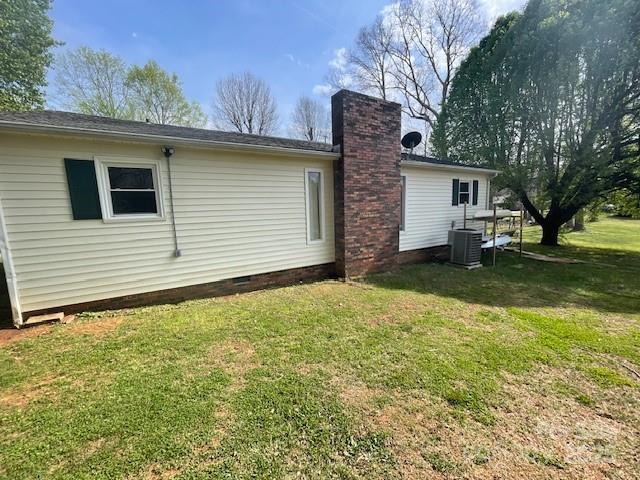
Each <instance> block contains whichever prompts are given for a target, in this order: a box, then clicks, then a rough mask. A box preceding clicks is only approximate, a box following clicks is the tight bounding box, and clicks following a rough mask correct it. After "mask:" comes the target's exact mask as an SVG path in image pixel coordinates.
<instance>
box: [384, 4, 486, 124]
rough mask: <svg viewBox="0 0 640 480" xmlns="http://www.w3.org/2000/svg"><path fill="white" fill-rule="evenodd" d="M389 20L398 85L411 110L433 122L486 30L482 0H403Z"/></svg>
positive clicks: (394, 69) (409, 111)
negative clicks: (462, 64) (461, 66)
mask: <svg viewBox="0 0 640 480" xmlns="http://www.w3.org/2000/svg"><path fill="white" fill-rule="evenodd" d="M389 20H390V22H391V25H392V27H391V28H392V29H393V32H394V40H393V42H392V44H391V47H390V55H391V59H392V61H393V68H392V69H391V72H392V75H393V79H394V82H395V87H396V89H397V90H398V91H399V92H400V93H401V95H402V97H403V98H404V105H405V110H406V112H407V113H408V114H409V115H410V116H411V117H413V118H417V119H421V120H424V121H425V122H427V124H428V125H429V126H430V127H431V128H433V126H434V124H435V121H436V120H437V118H438V115H439V113H440V109H441V108H442V105H443V104H444V102H445V100H446V99H447V95H448V94H449V87H450V86H451V81H452V79H453V75H454V73H455V69H456V68H457V66H458V65H459V64H460V62H461V61H462V60H463V59H464V57H465V56H466V54H467V53H468V51H469V49H470V47H471V46H472V45H474V44H475V43H476V42H477V41H478V39H479V38H480V35H481V34H482V33H483V31H484V22H483V21H482V17H481V15H480V14H479V8H478V5H477V3H476V0H403V1H401V2H400V3H398V4H397V5H396V6H395V7H394V8H392V9H391V15H390V19H389Z"/></svg>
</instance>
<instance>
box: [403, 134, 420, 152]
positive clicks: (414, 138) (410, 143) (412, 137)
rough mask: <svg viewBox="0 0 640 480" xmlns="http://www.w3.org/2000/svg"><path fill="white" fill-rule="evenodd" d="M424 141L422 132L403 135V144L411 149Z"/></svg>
mask: <svg viewBox="0 0 640 480" xmlns="http://www.w3.org/2000/svg"><path fill="white" fill-rule="evenodd" d="M421 141H422V134H421V133H420V132H409V133H407V134H406V135H405V136H404V137H402V146H403V147H404V148H408V149H409V150H413V149H414V148H416V147H417V146H418V145H420V142H421Z"/></svg>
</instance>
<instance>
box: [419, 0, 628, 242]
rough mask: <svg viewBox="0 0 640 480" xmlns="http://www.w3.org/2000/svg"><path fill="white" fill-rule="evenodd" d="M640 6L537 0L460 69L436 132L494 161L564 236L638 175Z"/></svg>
mask: <svg viewBox="0 0 640 480" xmlns="http://www.w3.org/2000/svg"><path fill="white" fill-rule="evenodd" d="M638 51H640V4H639V3H638V2H636V1H632V0H606V1H604V0H583V1H580V2H575V1H572V0H531V1H530V2H529V4H528V5H527V7H526V9H525V11H524V13H523V14H522V15H519V14H511V15H507V16H505V17H502V18H500V19H499V20H498V21H497V22H496V24H495V26H494V27H493V29H492V31H491V32H490V33H489V35H488V36H486V37H485V38H484V39H483V40H482V41H481V42H480V45H479V46H478V47H477V48H474V49H473V50H472V51H471V52H470V54H469V56H468V57H467V59H466V60H465V61H464V62H463V63H462V65H461V66H460V69H459V71H458V72H457V74H456V76H455V78H454V81H453V84H452V88H451V93H450V96H449V99H448V102H447V104H446V106H445V109H444V111H443V114H442V115H441V118H440V119H439V121H438V124H437V126H436V129H435V132H434V136H433V139H432V142H433V144H434V147H435V149H436V151H437V152H438V154H440V155H443V156H448V157H451V158H458V159H460V160H462V161H465V162H470V163H477V164H482V165H487V166H491V167H494V168H498V169H500V170H502V171H503V172H504V173H503V175H501V176H500V177H498V182H499V183H498V184H497V185H498V186H508V187H509V188H510V189H511V190H512V191H513V192H515V193H516V194H517V195H518V197H519V198H520V200H521V201H522V203H523V205H524V206H525V208H526V209H527V210H528V211H529V212H530V213H531V215H532V216H533V217H534V218H535V219H536V221H537V222H538V223H539V224H540V225H541V226H542V229H543V235H542V239H541V243H543V244H546V245H557V242H558V232H559V229H560V227H561V226H562V225H563V224H564V223H566V222H567V221H568V220H569V219H571V218H572V217H573V216H574V215H575V214H576V213H577V212H578V211H579V210H580V209H582V208H584V207H585V206H587V205H589V204H590V203H592V202H593V201H594V200H596V199H598V198H601V197H603V196H605V195H607V194H608V193H609V192H612V191H615V190H617V189H620V188H623V187H625V186H627V185H629V184H631V183H633V182H634V181H635V173H634V168H635V167H634V165H637V163H638V161H639V160H638V159H639V157H640V153H639V149H640V140H639V138H640V120H639V116H640V62H639V61H638V54H637V52H638Z"/></svg>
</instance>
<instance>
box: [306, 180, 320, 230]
mask: <svg viewBox="0 0 640 480" xmlns="http://www.w3.org/2000/svg"><path fill="white" fill-rule="evenodd" d="M305 190H306V197H307V201H306V204H307V241H308V242H318V241H320V240H322V239H323V236H324V231H323V230H324V228H323V223H324V221H323V217H324V213H323V208H322V198H323V197H324V181H323V178H322V172H321V171H320V170H311V169H307V170H306V177H305Z"/></svg>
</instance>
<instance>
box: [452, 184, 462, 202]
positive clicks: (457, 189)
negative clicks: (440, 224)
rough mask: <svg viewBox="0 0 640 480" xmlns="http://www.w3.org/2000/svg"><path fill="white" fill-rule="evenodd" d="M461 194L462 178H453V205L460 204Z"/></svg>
mask: <svg viewBox="0 0 640 480" xmlns="http://www.w3.org/2000/svg"><path fill="white" fill-rule="evenodd" d="M459 196H460V180H458V179H457V178H454V179H453V195H452V197H451V205H458V197H459Z"/></svg>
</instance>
